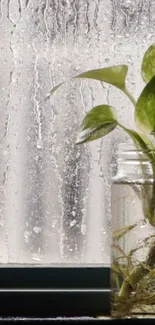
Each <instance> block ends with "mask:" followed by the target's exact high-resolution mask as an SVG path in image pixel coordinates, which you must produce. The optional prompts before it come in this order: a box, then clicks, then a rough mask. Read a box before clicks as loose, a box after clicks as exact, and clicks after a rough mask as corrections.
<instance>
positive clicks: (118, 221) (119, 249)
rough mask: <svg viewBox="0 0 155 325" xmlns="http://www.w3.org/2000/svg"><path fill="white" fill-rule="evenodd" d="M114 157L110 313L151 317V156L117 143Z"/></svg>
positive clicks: (154, 293)
mask: <svg viewBox="0 0 155 325" xmlns="http://www.w3.org/2000/svg"><path fill="white" fill-rule="evenodd" d="M151 155H154V153H151ZM117 162H118V164H117V167H118V168H117V175H116V176H115V177H114V178H113V183H112V266H111V286H112V294H111V310H112V316H113V317H119V318H120V317H141V316H142V315H148V314H149V315H150V316H151V315H153V314H154V315H155V167H154V165H153V160H150V155H148V153H147V152H145V153H144V152H142V151H141V150H140V149H137V148H136V147H135V146H134V145H133V144H120V145H119V147H118V155H117Z"/></svg>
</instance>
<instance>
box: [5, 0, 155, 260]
mask: <svg viewBox="0 0 155 325" xmlns="http://www.w3.org/2000/svg"><path fill="white" fill-rule="evenodd" d="M154 23H155V4H154V2H153V1H151V0H150V1H149V0H147V1H142V0H134V1H133V0H130V1H129V0H118V1H117V0H106V1H102V0H1V1H0V35H1V37H0V67H1V69H0V89H1V93H0V111H1V119H0V130H1V132H0V263H31V264H33V263H34V264H38V263H44V264H46V263H92V264H95V263H102V265H103V262H104V263H105V264H107V263H109V260H110V258H109V256H110V253H109V252H110V179H111V175H112V167H115V148H116V145H117V143H118V142H120V141H122V140H123V141H124V140H125V139H126V138H125V135H124V134H123V133H121V132H120V131H119V130H116V131H115V132H114V133H113V134H112V135H109V136H107V137H105V139H104V140H97V141H96V142H93V143H91V144H88V145H84V146H75V144H74V143H75V139H76V135H77V130H78V126H79V124H80V122H81V121H82V118H83V117H84V115H85V113H86V112H87V111H88V110H89V109H90V108H91V107H92V106H94V105H96V104H101V103H109V104H111V105H113V106H115V107H116V109H117V110H118V115H119V118H120V120H121V121H122V122H124V123H126V125H127V126H131V127H132V126H133V120H132V118H131V116H133V108H132V106H131V104H130V103H129V100H128V99H125V95H123V93H120V92H119V90H117V89H114V88H112V87H109V86H108V85H105V84H104V85H101V84H100V83H98V82H96V81H92V82H90V81H88V80H84V81H80V80H76V81H75V80H74V81H72V82H70V81H69V82H68V83H67V84H66V85H65V86H63V87H62V88H61V89H59V90H58V91H57V93H56V94H55V95H54V97H53V98H51V99H48V100H46V99H45V97H46V95H47V93H48V92H49V90H50V88H51V87H53V86H54V85H56V84H57V83H59V82H61V81H62V80H65V79H69V78H70V77H72V76H75V75H76V74H77V73H80V72H83V71H85V70H87V69H92V68H99V67H101V66H107V65H114V64H122V63H126V64H128V65H129V78H128V85H129V87H130V89H131V91H134V95H135V96H138V94H139V93H140V91H141V89H142V86H143V82H142V80H141V77H140V60H141V58H142V56H143V53H144V51H145V50H146V49H147V47H148V46H149V45H150V43H151V42H152V41H153V38H154ZM114 169H115V168H114Z"/></svg>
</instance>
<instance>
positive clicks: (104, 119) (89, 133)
mask: <svg viewBox="0 0 155 325" xmlns="http://www.w3.org/2000/svg"><path fill="white" fill-rule="evenodd" d="M116 125H117V117H116V112H115V110H114V108H113V107H111V106H109V105H98V106H95V107H94V108H92V109H91V110H90V111H89V112H88V114H87V115H86V116H85V118H84V120H83V122H82V124H81V127H80V130H79V134H78V136H77V141H76V144H81V143H84V142H88V141H93V140H96V139H98V138H101V137H103V136H105V135H106V134H108V133H109V132H111V131H112V130H113V129H114V128H115V127H116Z"/></svg>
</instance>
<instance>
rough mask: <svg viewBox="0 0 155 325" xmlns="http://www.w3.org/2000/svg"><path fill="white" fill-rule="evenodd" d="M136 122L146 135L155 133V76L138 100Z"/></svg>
mask: <svg viewBox="0 0 155 325" xmlns="http://www.w3.org/2000/svg"><path fill="white" fill-rule="evenodd" d="M135 122H136V125H137V127H138V128H139V129H140V130H141V131H142V132H144V133H149V134H151V133H154V131H155V76H153V78H152V79H151V80H150V81H149V82H148V84H147V85H146V86H145V88H144V89H143V91H142V93H141V95H140V96H139V98H138V101H137V103H136V109H135Z"/></svg>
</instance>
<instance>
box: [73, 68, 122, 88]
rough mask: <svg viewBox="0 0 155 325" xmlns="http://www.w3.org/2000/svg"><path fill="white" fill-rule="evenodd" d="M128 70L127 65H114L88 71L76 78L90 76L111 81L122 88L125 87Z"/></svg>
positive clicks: (90, 77)
mask: <svg viewBox="0 0 155 325" xmlns="http://www.w3.org/2000/svg"><path fill="white" fill-rule="evenodd" d="M127 72H128V67H127V66H126V65H117V66H113V67H108V68H103V69H96V70H91V71H86V72H84V73H81V74H79V75H78V76H77V77H75V78H88V79H95V80H99V81H104V82H106V83H109V84H111V85H113V86H115V87H117V88H119V89H121V90H124V88H125V79H126V75H127Z"/></svg>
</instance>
